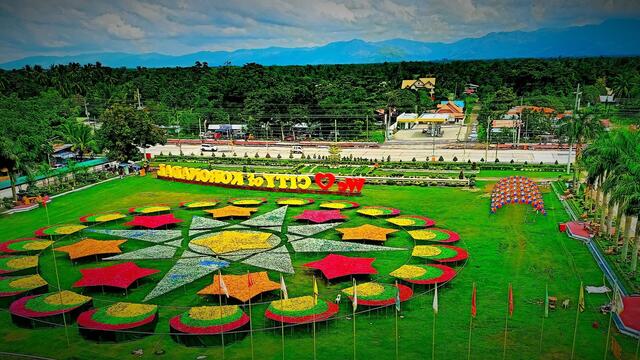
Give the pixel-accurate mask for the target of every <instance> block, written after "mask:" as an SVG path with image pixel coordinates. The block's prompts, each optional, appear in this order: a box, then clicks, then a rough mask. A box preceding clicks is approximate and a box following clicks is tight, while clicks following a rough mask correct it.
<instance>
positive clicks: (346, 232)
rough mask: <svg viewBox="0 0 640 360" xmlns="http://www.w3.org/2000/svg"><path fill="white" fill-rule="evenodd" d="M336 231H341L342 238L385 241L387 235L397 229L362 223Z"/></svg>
mask: <svg viewBox="0 0 640 360" xmlns="http://www.w3.org/2000/svg"><path fill="white" fill-rule="evenodd" d="M336 231H338V232H340V233H342V240H367V241H387V235H389V234H393V233H394V232H396V231H398V230H395V229H387V228H383V227H380V226H375V225H371V224H364V225H360V226H356V227H352V228H339V229H336Z"/></svg>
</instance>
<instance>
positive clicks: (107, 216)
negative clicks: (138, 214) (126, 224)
mask: <svg viewBox="0 0 640 360" xmlns="http://www.w3.org/2000/svg"><path fill="white" fill-rule="evenodd" d="M123 217H125V216H124V215H123V214H120V213H113V214H104V215H100V216H96V219H95V220H96V221H97V222H105V221H112V220H117V219H122V218H123Z"/></svg>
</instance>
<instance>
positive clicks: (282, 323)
mask: <svg viewBox="0 0 640 360" xmlns="http://www.w3.org/2000/svg"><path fill="white" fill-rule="evenodd" d="M280 279H281V280H282V274H280ZM280 305H281V306H282V289H280ZM283 307H284V306H283ZM283 320H284V317H283V316H280V334H281V335H282V360H284V321H283Z"/></svg>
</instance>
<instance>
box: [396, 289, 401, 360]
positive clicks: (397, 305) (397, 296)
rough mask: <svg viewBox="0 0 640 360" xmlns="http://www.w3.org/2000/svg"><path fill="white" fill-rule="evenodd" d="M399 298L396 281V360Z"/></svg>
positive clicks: (397, 351)
mask: <svg viewBox="0 0 640 360" xmlns="http://www.w3.org/2000/svg"><path fill="white" fill-rule="evenodd" d="M399 298H400V288H399V287H398V281H396V302H397V304H396V308H395V314H396V360H398V353H399V349H398V312H399V311H400V307H399V305H400V303H399Z"/></svg>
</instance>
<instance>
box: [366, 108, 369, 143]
mask: <svg viewBox="0 0 640 360" xmlns="http://www.w3.org/2000/svg"><path fill="white" fill-rule="evenodd" d="M366 123H367V141H369V115H368V114H367V120H366Z"/></svg>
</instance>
